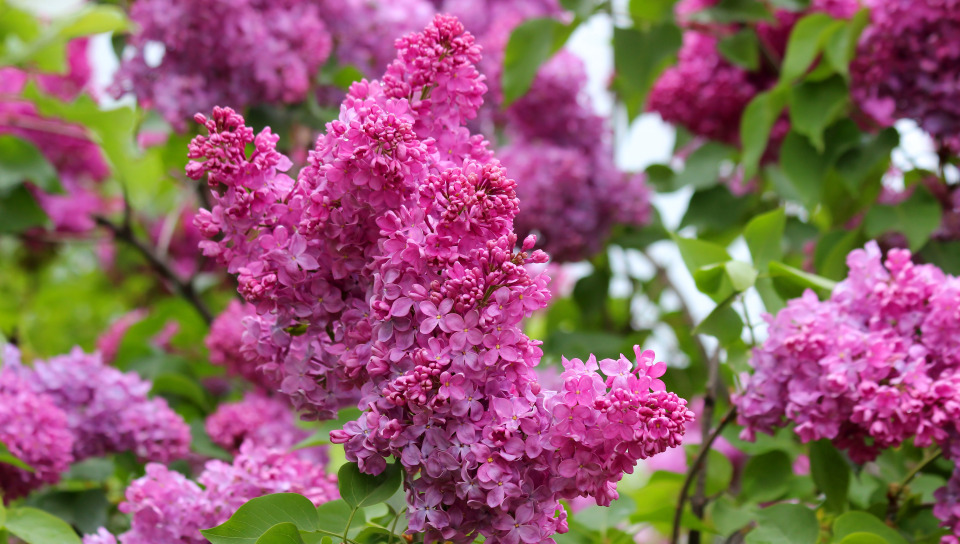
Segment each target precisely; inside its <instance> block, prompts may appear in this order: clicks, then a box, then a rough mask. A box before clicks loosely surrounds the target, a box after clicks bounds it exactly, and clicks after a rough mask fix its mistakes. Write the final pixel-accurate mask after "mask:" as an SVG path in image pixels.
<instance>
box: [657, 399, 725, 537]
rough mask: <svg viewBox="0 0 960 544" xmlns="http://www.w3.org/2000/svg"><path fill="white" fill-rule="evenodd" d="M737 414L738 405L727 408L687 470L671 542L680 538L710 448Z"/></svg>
mask: <svg viewBox="0 0 960 544" xmlns="http://www.w3.org/2000/svg"><path fill="white" fill-rule="evenodd" d="M736 416H737V409H736V407H731V408H730V409H729V410H727V413H726V414H724V416H723V419H721V420H720V423H719V424H717V427H716V428H715V429H714V430H713V432H712V433H710V436H708V437H707V439H706V440H704V442H703V444H702V446H701V448H700V453H698V454H697V457H696V459H694V460H693V464H692V465H690V470H688V471H687V476H686V478H684V480H683V485H682V486H681V487H680V498H679V499H678V500H677V510H676V512H674V514H673V534H672V536H671V537H670V544H677V543H678V542H679V540H680V523H681V521H682V519H683V508H684V506H686V503H687V497H688V496H689V492H690V484H692V483H693V479H694V478H695V477H696V476H697V474H698V473H699V472H700V469H701V467H702V466H703V463H704V461H705V460H706V459H707V455H708V454H709V453H710V448H711V447H712V446H713V443H714V441H716V439H717V437H718V436H720V433H721V432H723V429H724V428H725V427H726V426H727V425H729V424H730V422H732V421H733V419H734V418H735V417H736Z"/></svg>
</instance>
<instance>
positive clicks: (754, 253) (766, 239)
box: [743, 208, 787, 274]
mask: <svg viewBox="0 0 960 544" xmlns="http://www.w3.org/2000/svg"><path fill="white" fill-rule="evenodd" d="M786 226H787V214H786V212H785V211H784V209H783V208H777V209H775V210H773V211H769V212H767V213H764V214H761V215H758V216H756V217H754V218H753V219H751V220H750V222H749V223H747V226H746V227H745V228H744V229H743V238H744V240H745V241H746V242H747V247H748V248H750V256H751V257H752V258H753V266H754V267H756V269H757V270H758V271H759V272H760V273H761V274H765V273H766V272H767V263H769V262H770V261H778V260H780V259H781V258H782V257H783V247H782V243H783V231H784V229H785V228H786Z"/></svg>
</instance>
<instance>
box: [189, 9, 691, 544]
mask: <svg viewBox="0 0 960 544" xmlns="http://www.w3.org/2000/svg"><path fill="white" fill-rule="evenodd" d="M397 48H398V57H397V59H396V60H395V61H394V62H393V63H392V64H391V65H390V67H389V68H388V69H387V73H386V75H385V76H384V78H383V80H382V81H372V82H368V81H362V82H358V83H355V84H354V85H353V86H352V87H351V89H350V91H349V93H348V95H347V98H346V99H345V100H344V102H343V105H342V107H341V110H340V118H339V119H338V120H336V121H333V122H331V123H330V124H329V125H328V127H327V132H326V134H323V135H321V136H320V138H319V139H318V140H317V143H316V147H315V149H314V151H313V152H311V154H310V159H309V165H308V166H307V167H306V168H304V169H303V170H302V171H301V172H300V173H299V175H298V177H297V179H296V180H293V179H292V178H290V177H288V176H287V175H285V174H282V173H281V172H282V171H284V170H286V169H287V168H288V167H289V165H290V162H289V160H287V159H286V158H285V157H283V156H281V155H279V154H278V153H277V152H276V151H275V150H274V144H275V142H276V139H275V137H274V136H272V135H271V134H270V132H269V131H267V130H265V131H264V132H261V133H260V134H259V135H257V136H254V134H253V132H252V130H250V129H249V128H247V127H245V126H244V125H243V119H242V118H241V117H240V116H238V115H237V114H235V113H234V112H232V111H230V110H225V109H215V110H214V116H213V118H212V119H206V118H204V117H202V116H200V117H198V120H199V121H201V122H203V123H204V124H205V126H206V127H207V129H208V131H209V133H210V135H209V136H201V137H198V138H196V139H195V140H194V142H193V143H192V144H191V147H190V157H191V158H192V159H194V161H192V162H191V163H190V165H188V173H189V175H190V176H191V177H194V178H197V179H199V178H200V177H201V176H203V175H204V174H206V176H207V180H208V182H209V184H210V186H211V188H214V189H216V190H215V191H214V193H213V198H214V201H215V202H216V206H214V209H213V210H211V211H201V213H200V214H199V216H198V223H199V225H200V228H201V231H202V232H204V233H205V234H207V235H208V236H209V237H211V240H210V241H208V242H204V251H205V252H206V253H207V254H208V255H210V256H214V257H216V258H218V259H220V260H221V262H223V263H224V264H226V265H227V266H228V267H229V269H230V271H231V272H234V273H236V274H237V275H238V279H239V284H240V292H241V293H242V294H243V295H244V297H245V298H246V299H247V300H248V301H249V302H250V303H252V304H253V305H254V306H255V307H256V308H257V311H258V314H259V316H258V327H251V329H249V330H250V331H251V332H257V331H258V329H259V335H258V336H256V337H254V335H253V334H251V335H250V336H251V340H255V341H256V343H255V349H256V350H257V353H258V355H260V357H261V361H262V365H261V368H264V369H266V370H267V371H268V372H275V373H277V374H279V376H278V377H279V378H282V380H281V382H282V383H281V390H282V391H283V392H285V393H287V394H289V395H291V396H292V397H293V398H294V400H295V401H296V403H297V405H298V406H299V407H302V408H304V409H306V410H308V411H312V412H313V414H314V415H316V416H318V417H330V416H332V415H333V413H334V410H335V409H336V408H338V407H339V406H340V405H342V403H343V402H344V400H347V399H349V400H352V401H354V402H356V401H357V399H359V403H358V406H359V407H360V408H361V409H363V411H364V412H363V414H362V415H361V417H360V418H359V419H358V420H357V421H355V422H351V423H348V424H347V425H346V426H345V427H344V429H343V430H341V431H335V432H333V433H331V440H333V441H334V442H338V443H343V444H344V446H345V450H346V453H347V457H348V459H350V460H351V461H355V462H357V463H358V464H359V466H360V468H361V470H362V471H364V472H367V473H373V474H376V473H379V472H381V471H382V470H384V468H385V467H386V463H387V458H388V457H391V456H392V457H394V458H396V459H399V460H400V462H401V463H402V465H403V467H404V468H405V470H406V473H407V478H406V484H405V485H406V491H407V502H408V505H409V510H408V516H409V521H410V530H411V531H417V532H421V531H422V532H425V533H426V534H425V538H426V540H427V541H433V540H451V541H455V542H471V541H473V539H474V538H476V537H477V536H479V535H484V536H487V537H488V538H493V539H497V540H499V541H503V542H518V541H519V540H523V541H525V542H542V541H546V542H549V541H551V540H552V539H551V535H552V534H554V533H556V532H563V531H565V530H566V521H565V513H564V512H563V509H562V508H561V507H560V503H559V500H560V499H562V498H572V497H575V496H578V495H588V496H593V497H596V498H597V500H598V501H600V502H602V503H605V504H606V503H609V501H610V500H611V499H612V498H614V497H616V491H615V485H616V482H617V481H618V480H619V479H620V478H621V477H622V475H623V473H624V472H627V471H631V470H632V469H633V466H634V464H635V463H636V462H637V460H638V459H641V458H644V457H647V456H650V455H653V454H655V453H657V452H659V451H662V450H664V449H666V448H668V447H673V446H676V445H678V444H679V443H680V439H681V437H682V435H683V433H684V430H685V425H686V424H687V423H688V422H689V421H690V420H692V419H693V414H692V413H691V412H690V411H688V410H687V409H686V402H685V401H684V400H682V399H679V398H678V397H677V396H676V395H674V394H672V393H667V392H666V391H664V388H663V387H662V383H661V382H660V381H659V380H658V379H657V378H658V377H659V376H660V375H662V373H663V370H664V368H665V365H663V364H662V363H661V364H656V365H652V364H649V363H651V362H652V361H651V360H650V359H651V357H652V354H643V355H642V356H640V357H639V361H638V363H637V364H634V363H631V362H630V361H628V360H627V359H626V358H621V359H620V360H617V361H602V362H600V363H599V366H598V363H596V362H595V361H594V360H593V359H591V360H589V361H588V362H587V363H583V362H580V361H576V360H574V361H570V362H568V365H569V368H568V369H567V372H566V373H565V375H564V380H565V386H566V390H564V391H561V392H559V393H557V392H553V391H549V390H546V389H544V388H543V387H541V385H540V384H539V383H538V382H537V379H536V373H535V371H534V367H535V366H536V365H537V364H538V363H539V360H540V357H541V355H542V352H541V350H540V348H539V347H538V345H539V342H537V341H535V340H532V339H530V338H528V337H527V336H526V335H525V334H523V331H522V329H521V327H520V322H521V320H522V319H523V318H524V317H525V316H528V315H530V313H532V312H533V311H535V310H537V309H540V308H543V307H544V306H545V305H546V303H547V300H548V299H549V296H550V294H549V291H548V290H547V288H546V286H547V283H548V281H549V279H548V278H547V276H546V275H545V274H542V273H541V274H538V273H531V271H530V270H528V265H533V264H540V263H544V262H546V260H547V255H546V254H545V253H543V252H542V251H539V250H534V245H535V244H536V240H535V238H534V237H533V236H530V237H527V238H526V239H524V240H523V241H522V242H520V241H519V240H518V238H517V235H516V234H515V233H514V227H513V220H514V217H515V216H516V214H517V212H518V210H519V201H518V198H517V194H516V187H517V184H516V182H514V181H513V179H511V178H510V177H508V175H507V172H506V171H505V170H504V168H503V167H502V166H501V165H500V163H499V162H498V161H497V160H496V159H494V158H493V156H492V154H491V153H490V152H489V151H488V150H487V144H486V142H485V141H484V140H483V139H482V137H479V136H475V135H472V134H471V133H470V131H469V130H468V129H467V128H466V126H465V123H466V122H467V121H468V120H470V119H473V118H474V117H475V116H476V113H477V110H478V108H479V107H480V105H481V104H482V96H483V93H484V92H485V90H486V88H485V85H484V83H483V77H482V76H481V75H480V74H479V73H478V72H477V70H476V68H475V63H476V62H478V61H479V59H480V54H479V48H478V47H477V45H476V44H475V42H474V39H473V37H472V36H471V35H470V34H469V33H467V32H466V31H465V30H464V28H463V26H462V25H461V24H460V23H459V21H458V20H457V19H455V18H453V17H450V16H437V17H436V18H435V19H434V20H433V22H432V23H431V24H430V25H429V26H428V27H427V28H426V29H425V30H424V31H423V32H421V33H419V34H412V35H409V36H406V37H404V38H402V39H401V40H398V42H397ZM248 144H252V145H251V147H252V148H253V149H254V151H253V152H252V154H250V155H247V154H246V153H245V151H244V149H245V147H246V146H247V145H248ZM198 159H205V160H204V161H202V162H201V161H199V160H198ZM252 232H259V233H260V235H259V238H257V237H252V236H251V235H250V234H251V233H252ZM598 368H599V369H602V370H604V371H605V373H606V374H607V377H606V378H602V377H601V376H600V375H599V374H597V372H596V371H597V370H598Z"/></svg>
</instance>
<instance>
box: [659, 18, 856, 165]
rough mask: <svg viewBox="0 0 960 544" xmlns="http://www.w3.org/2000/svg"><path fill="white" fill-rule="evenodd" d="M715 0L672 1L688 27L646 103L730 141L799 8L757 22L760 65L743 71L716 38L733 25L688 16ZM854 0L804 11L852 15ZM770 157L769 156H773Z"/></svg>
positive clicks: (780, 128)
mask: <svg viewBox="0 0 960 544" xmlns="http://www.w3.org/2000/svg"><path fill="white" fill-rule="evenodd" d="M716 4H717V0H681V1H680V2H679V3H677V5H676V8H675V9H676V14H677V19H678V20H679V21H680V22H681V24H683V25H685V26H686V27H687V30H686V31H685V32H684V36H683V46H682V47H681V49H680V53H679V57H678V62H677V65H676V66H673V67H671V68H668V69H667V70H666V71H664V72H663V74H661V75H660V77H659V79H657V82H656V83H655V84H654V86H653V88H652V89H651V90H650V96H649V99H648V104H647V108H648V109H649V110H650V111H652V112H656V113H659V114H660V116H661V117H663V119H664V121H667V122H669V123H673V124H677V125H681V126H683V127H684V128H686V129H687V130H689V131H690V132H692V133H693V134H695V135H697V136H702V137H705V138H709V139H711V140H716V141H720V142H724V143H728V144H732V145H736V144H738V143H739V141H740V117H741V116H742V115H743V111H744V109H745V108H746V107H747V104H749V103H750V101H751V100H753V97H754V96H756V95H757V94H758V93H760V92H763V91H766V90H768V89H770V88H771V87H773V86H774V85H775V84H776V82H777V79H778V77H779V74H778V72H777V69H776V67H775V66H772V65H771V64H770V61H769V60H768V59H767V57H766V55H772V56H773V57H774V58H775V59H776V61H777V62H778V63H779V61H780V60H781V59H783V56H784V53H785V52H786V46H787V40H788V38H789V36H790V32H791V31H792V30H793V26H794V24H796V22H797V21H798V20H799V19H800V17H801V16H802V15H804V14H803V13H794V12H790V11H787V10H784V9H778V10H776V12H775V14H774V15H775V17H776V22H773V23H767V22H762V23H759V24H757V25H756V28H755V30H756V32H757V36H758V38H759V41H760V44H761V47H762V48H763V50H764V52H763V53H761V56H760V58H761V66H760V69H759V70H757V71H748V70H746V69H744V68H742V67H740V66H737V65H735V64H733V63H731V62H730V61H728V60H726V59H725V58H723V56H722V55H721V54H720V51H719V50H718V49H717V43H718V42H719V40H720V39H721V38H722V37H723V36H727V35H731V34H733V33H734V32H736V31H737V30H739V28H738V27H737V25H720V24H709V25H704V24H697V23H692V22H690V21H689V18H690V16H691V15H693V14H694V13H696V12H698V11H701V10H703V9H706V8H710V7H713V6H715V5H716ZM858 7H859V6H858V2H857V0H814V1H813V2H812V3H811V6H810V8H809V10H808V12H807V13H809V12H825V13H827V14H829V15H831V16H833V17H837V18H848V17H851V16H852V15H853V14H854V13H856V10H857V8H858ZM787 132H788V125H787V121H786V120H785V119H782V120H781V121H780V122H778V124H777V126H776V127H775V129H774V137H773V138H772V139H771V140H772V143H771V144H770V148H771V149H770V150H769V151H768V156H770V155H772V157H775V156H776V153H777V149H778V148H779V141H780V140H781V139H782V138H783V137H784V136H786V133H787ZM772 157H771V158H772Z"/></svg>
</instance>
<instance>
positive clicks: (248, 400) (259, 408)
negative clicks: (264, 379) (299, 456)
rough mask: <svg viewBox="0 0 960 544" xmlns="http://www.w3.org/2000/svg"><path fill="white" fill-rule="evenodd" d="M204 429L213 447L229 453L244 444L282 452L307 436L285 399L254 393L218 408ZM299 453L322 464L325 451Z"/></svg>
mask: <svg viewBox="0 0 960 544" xmlns="http://www.w3.org/2000/svg"><path fill="white" fill-rule="evenodd" d="M206 429H207V434H209V435H210V439H211V440H213V443H214V444H216V445H218V446H220V447H221V448H223V449H225V450H227V451H228V452H230V453H232V454H236V453H237V452H239V451H240V449H241V447H242V446H243V445H244V444H246V443H251V444H252V445H254V446H263V447H271V448H279V449H283V450H286V449H288V448H290V447H291V446H293V445H294V444H296V443H298V442H300V441H301V440H303V439H305V438H307V437H309V436H310V433H309V432H308V431H307V430H305V429H301V428H299V427H297V425H296V416H295V415H294V413H293V411H292V410H291V409H290V401H289V399H287V398H286V397H282V396H275V397H267V396H264V395H263V394H262V393H258V392H254V393H247V394H246V395H244V397H243V400H240V401H238V402H228V403H223V404H221V405H220V406H218V407H217V410H216V411H215V412H214V413H213V414H211V415H210V416H209V417H208V418H207V422H206ZM299 451H300V452H302V453H304V454H306V456H307V458H308V459H313V460H315V461H317V462H320V463H321V464H326V457H325V452H324V451H322V450H321V449H319V448H307V449H303V450H299Z"/></svg>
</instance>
